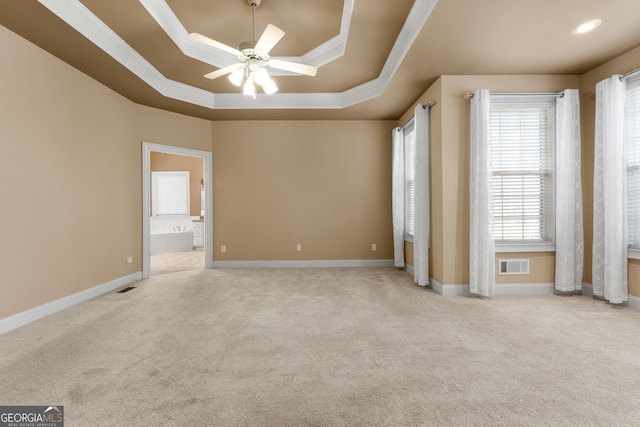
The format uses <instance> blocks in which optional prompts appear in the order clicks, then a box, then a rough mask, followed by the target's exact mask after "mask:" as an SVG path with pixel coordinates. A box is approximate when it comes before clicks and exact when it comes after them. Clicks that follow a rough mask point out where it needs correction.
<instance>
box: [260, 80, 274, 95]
mask: <svg viewBox="0 0 640 427" xmlns="http://www.w3.org/2000/svg"><path fill="white" fill-rule="evenodd" d="M262 90H264V93H266V94H267V95H271V94H272V93H276V92H277V91H278V86H276V84H275V82H274V81H273V80H271V79H269V80H267V81H265V82H264V83H262Z"/></svg>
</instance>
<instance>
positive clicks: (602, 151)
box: [592, 75, 629, 304]
mask: <svg viewBox="0 0 640 427" xmlns="http://www.w3.org/2000/svg"><path fill="white" fill-rule="evenodd" d="M624 99H625V82H624V81H623V80H621V78H620V76H618V75H615V76H613V77H611V78H609V79H606V80H603V81H601V82H599V83H598V84H597V85H596V138H595V152H594V177H593V180H594V182H593V271H592V275H593V278H592V279H593V294H594V296H597V297H601V298H604V299H605V300H607V301H609V302H611V303H613V304H621V303H623V302H624V301H627V300H628V298H629V296H628V290H627V253H628V244H627V241H628V236H627V200H626V199H627V197H626V196H627V191H626V190H627V189H626V155H625V145H624V116H625V104H624Z"/></svg>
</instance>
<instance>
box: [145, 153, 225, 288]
mask: <svg viewBox="0 0 640 427" xmlns="http://www.w3.org/2000/svg"><path fill="white" fill-rule="evenodd" d="M152 151H156V152H159V153H168V154H177V155H180V156H191V157H201V158H203V159H204V188H205V189H209V190H207V191H205V202H204V204H205V207H204V237H205V239H204V257H205V258H204V259H205V268H213V202H212V200H211V199H212V198H213V195H212V193H211V190H210V189H212V188H213V171H212V167H213V166H212V163H213V162H212V153H211V152H209V151H201V150H193V149H190V148H182V147H173V146H170V145H162V144H154V143H151V142H144V141H143V142H142V277H143V278H145V279H147V278H148V277H149V275H150V274H151V268H150V257H151V251H150V248H149V233H150V231H149V230H150V224H149V222H150V218H149V213H150V212H151V210H150V208H151V206H150V200H151V184H150V177H151V152H152Z"/></svg>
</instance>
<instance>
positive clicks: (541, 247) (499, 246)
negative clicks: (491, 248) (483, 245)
mask: <svg viewBox="0 0 640 427" xmlns="http://www.w3.org/2000/svg"><path fill="white" fill-rule="evenodd" d="M495 248H496V253H500V252H503V253H506V252H555V251H556V245H555V244H554V243H496V244H495ZM639 255H640V251H639Z"/></svg>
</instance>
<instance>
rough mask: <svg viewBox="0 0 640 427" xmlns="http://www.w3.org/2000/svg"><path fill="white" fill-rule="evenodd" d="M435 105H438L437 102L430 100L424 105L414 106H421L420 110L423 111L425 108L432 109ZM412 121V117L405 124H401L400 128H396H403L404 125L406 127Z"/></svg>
mask: <svg viewBox="0 0 640 427" xmlns="http://www.w3.org/2000/svg"><path fill="white" fill-rule="evenodd" d="M437 103H438V101H436V100H434V99H430V100H428V101H427V102H425V103H424V104H417V105H416V106H418V105H422V108H423V109H426V108H427V107H429V108H431V107H433V106H434V105H436V104H437ZM412 121H413V116H412V117H411V118H410V119H409V120H407V121H406V122H404V124H403V125H402V126H398V127H401V128H403V127H405V126H406V125H408V124H409V123H411V122H412Z"/></svg>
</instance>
